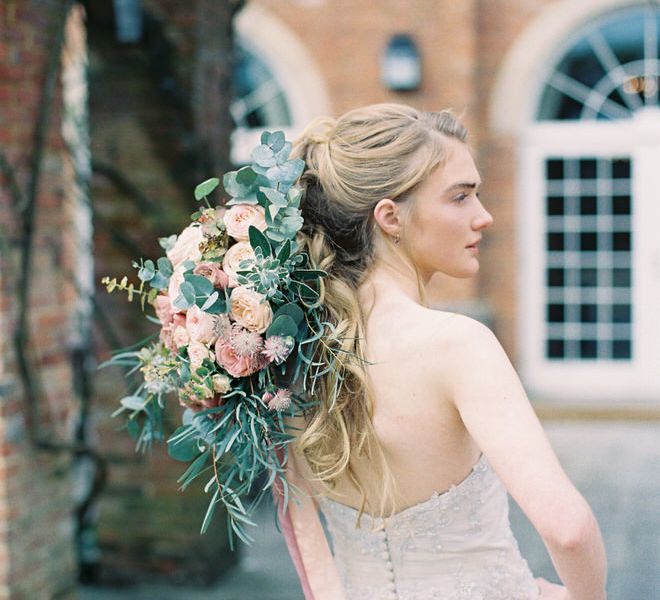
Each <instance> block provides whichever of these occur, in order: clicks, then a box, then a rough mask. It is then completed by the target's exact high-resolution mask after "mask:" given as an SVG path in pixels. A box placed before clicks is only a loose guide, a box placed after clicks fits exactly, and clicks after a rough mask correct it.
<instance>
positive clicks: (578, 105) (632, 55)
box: [538, 6, 660, 120]
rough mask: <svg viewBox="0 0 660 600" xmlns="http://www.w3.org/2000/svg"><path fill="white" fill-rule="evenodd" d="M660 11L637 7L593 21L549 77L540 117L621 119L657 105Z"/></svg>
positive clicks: (541, 118)
mask: <svg viewBox="0 0 660 600" xmlns="http://www.w3.org/2000/svg"><path fill="white" fill-rule="evenodd" d="M659 32H660V10H658V8H655V7H649V6H647V7H639V8H633V9H628V10H625V11H622V12H615V13H612V14H609V15H605V16H603V17H601V18H600V19H596V20H595V21H594V22H593V23H591V24H589V25H588V26H587V27H585V28H583V29H582V30H581V31H579V32H577V34H576V35H575V37H574V38H573V39H572V40H570V41H569V48H568V50H566V51H565V53H564V56H563V57H562V59H561V61H560V62H559V63H558V64H557V66H556V67H555V69H554V72H553V73H552V75H551V76H550V77H549V78H548V80H547V83H546V85H545V89H544V91H543V95H542V99H541V102H540V105H539V110H538V119H539V120H557V119H558V120H567V119H625V118H629V117H630V116H631V115H632V114H633V113H634V112H635V111H637V110H639V109H641V108H644V107H649V106H650V107H658V106H659V103H658V84H659V83H660V61H659V60H658V56H659V55H660V36H659Z"/></svg>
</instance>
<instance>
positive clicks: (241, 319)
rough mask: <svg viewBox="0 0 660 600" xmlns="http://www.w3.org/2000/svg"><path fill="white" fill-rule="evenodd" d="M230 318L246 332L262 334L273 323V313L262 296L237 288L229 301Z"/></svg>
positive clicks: (241, 287)
mask: <svg viewBox="0 0 660 600" xmlns="http://www.w3.org/2000/svg"><path fill="white" fill-rule="evenodd" d="M229 302H230V307H231V316H232V317H233V318H234V320H235V321H236V322H237V323H238V324H239V325H242V326H243V327H245V329H247V330H248V331H254V332H256V333H263V332H264V331H266V329H268V326H269V325H270V324H271V323H272V321H273V311H272V310H271V308H270V304H269V303H268V301H267V300H266V298H265V297H264V296H262V295H261V294H258V293H257V292H255V291H253V290H251V289H249V288H246V287H244V286H239V287H237V288H234V290H233V291H232V293H231V298H230V299H229Z"/></svg>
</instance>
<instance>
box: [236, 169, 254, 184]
mask: <svg viewBox="0 0 660 600" xmlns="http://www.w3.org/2000/svg"><path fill="white" fill-rule="evenodd" d="M256 179H257V174H256V173H255V172H254V171H253V170H252V167H243V168H242V169H239V170H238V172H237V173H236V182H237V183H240V184H241V185H244V186H251V185H252V184H253V183H254V182H255V180H256Z"/></svg>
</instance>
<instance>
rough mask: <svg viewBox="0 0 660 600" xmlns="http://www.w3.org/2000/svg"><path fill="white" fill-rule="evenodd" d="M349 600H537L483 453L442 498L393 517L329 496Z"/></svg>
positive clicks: (328, 513) (328, 515)
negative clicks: (360, 510) (359, 510)
mask: <svg viewBox="0 0 660 600" xmlns="http://www.w3.org/2000/svg"><path fill="white" fill-rule="evenodd" d="M320 507H321V510H322V512H323V515H324V517H325V519H326V521H327V524H328V530H329V532H330V536H331V538H332V546H333V553H334V556H335V562H336V564H337V568H338V571H339V574H340V577H341V579H342V581H343V583H344V587H345V589H346V595H347V597H348V599H349V600H358V599H359V600H376V599H378V600H431V599H437V598H441V599H443V600H454V599H461V600H498V599H499V600H537V598H538V596H539V592H538V586H537V585H536V582H535V581H534V578H533V577H532V575H531V573H530V571H529V568H528V566H527V563H526V561H525V560H524V559H523V558H522V557H521V556H520V552H519V550H518V544H517V543H516V541H515V539H514V537H513V534H512V532H511V528H510V525H509V510H508V508H509V507H508V497H507V494H506V490H505V488H504V486H503V485H502V483H501V481H500V480H499V478H498V477H497V475H496V474H495V472H494V471H493V470H492V468H491V467H490V465H489V464H488V462H487V460H486V458H485V457H484V456H483V455H482V457H481V458H480V459H479V461H478V462H477V464H475V465H474V467H472V471H471V472H470V474H469V475H468V476H467V477H466V478H465V479H464V480H463V481H462V482H461V483H459V484H457V485H453V486H451V488H450V489H449V490H448V491H446V492H444V493H441V494H438V493H435V494H433V496H432V497H431V498H430V499H429V500H427V501H425V502H422V503H420V504H416V505H414V506H411V507H410V508H407V509H405V510H403V511H401V512H399V513H396V514H395V515H393V516H392V517H390V518H388V519H385V520H383V519H380V518H372V517H371V516H369V515H363V516H362V520H361V526H360V528H356V518H357V511H356V510H355V509H353V508H351V507H348V506H345V505H343V504H339V503H337V502H334V501H332V500H330V499H328V498H322V499H321V503H320Z"/></svg>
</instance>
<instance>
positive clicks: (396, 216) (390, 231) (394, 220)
mask: <svg viewBox="0 0 660 600" xmlns="http://www.w3.org/2000/svg"><path fill="white" fill-rule="evenodd" d="M374 219H375V221H376V223H377V224H378V226H379V227H380V228H381V230H382V232H383V233H384V234H385V235H388V236H390V237H397V236H400V235H401V229H402V226H403V223H402V222H401V207H400V206H399V205H398V204H397V203H396V202H394V200H390V199H389V198H383V199H382V200H379V201H378V203H377V204H376V206H374Z"/></svg>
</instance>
